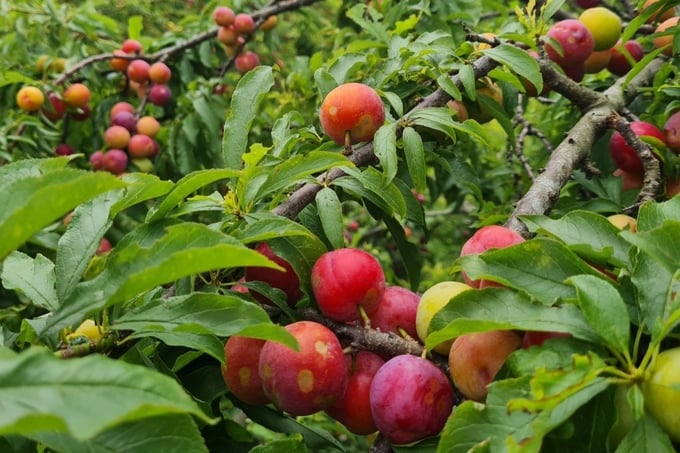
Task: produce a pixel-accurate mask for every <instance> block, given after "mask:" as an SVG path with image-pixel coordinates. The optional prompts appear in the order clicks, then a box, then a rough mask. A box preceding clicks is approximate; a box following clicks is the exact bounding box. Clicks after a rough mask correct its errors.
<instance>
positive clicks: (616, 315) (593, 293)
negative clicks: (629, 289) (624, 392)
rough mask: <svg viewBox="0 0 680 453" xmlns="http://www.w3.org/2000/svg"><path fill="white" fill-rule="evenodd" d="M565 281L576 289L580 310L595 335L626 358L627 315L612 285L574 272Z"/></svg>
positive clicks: (628, 324)
mask: <svg viewBox="0 0 680 453" xmlns="http://www.w3.org/2000/svg"><path fill="white" fill-rule="evenodd" d="M567 283H569V284H572V285H574V287H575V288H576V297H577V300H578V303H579V305H580V306H581V311H582V312H583V315H584V316H585V318H586V319H587V320H588V323H589V324H590V325H591V326H592V327H593V329H595V331H596V332H597V333H598V335H600V336H601V337H602V338H603V339H604V341H605V342H606V343H607V344H608V345H609V346H610V347H611V348H612V349H614V350H616V351H618V352H619V353H621V354H623V355H624V357H630V354H629V351H628V348H629V342H630V318H629V317H628V312H627V311H626V304H625V303H624V302H623V299H622V298H621V295H620V294H619V292H618V291H617V290H616V288H615V287H614V286H613V285H612V284H611V283H609V282H607V281H605V280H603V279H601V278H597V277H594V276H592V275H575V276H574V277H571V278H570V279H568V280H567Z"/></svg>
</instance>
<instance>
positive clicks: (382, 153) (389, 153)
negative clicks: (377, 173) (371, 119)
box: [373, 123, 398, 186]
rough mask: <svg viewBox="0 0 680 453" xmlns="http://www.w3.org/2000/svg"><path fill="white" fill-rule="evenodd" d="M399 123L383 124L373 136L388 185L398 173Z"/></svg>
mask: <svg viewBox="0 0 680 453" xmlns="http://www.w3.org/2000/svg"><path fill="white" fill-rule="evenodd" d="M396 130H397V123H391V124H386V125H384V126H381V127H380V129H378V131H377V132H376V133H375V137H374V138H373V150H374V152H375V155H376V157H377V158H378V160H379V161H380V165H381V166H382V169H383V185H384V186H387V185H388V184H389V183H391V182H392V180H393V179H394V177H395V176H396V175H397V167H398V159H397V136H396Z"/></svg>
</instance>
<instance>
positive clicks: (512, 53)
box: [484, 44, 543, 93]
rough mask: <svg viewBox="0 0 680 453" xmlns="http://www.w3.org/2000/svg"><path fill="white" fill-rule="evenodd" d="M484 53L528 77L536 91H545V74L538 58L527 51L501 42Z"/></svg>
mask: <svg viewBox="0 0 680 453" xmlns="http://www.w3.org/2000/svg"><path fill="white" fill-rule="evenodd" d="M484 55H486V56H488V57H490V58H492V59H493V60H495V61H497V62H498V63H501V64H503V65H505V66H507V67H508V69H510V70H511V71H513V72H516V73H517V74H519V75H520V76H522V77H524V78H525V79H527V80H528V81H529V82H530V83H531V84H532V85H533V86H535V87H536V92H538V93H540V92H541V91H543V76H542V75H541V70H540V68H539V67H538V63H537V62H536V60H535V59H534V58H533V57H532V56H531V55H529V54H528V53H527V52H526V51H524V50H521V49H519V48H517V47H515V46H511V45H509V44H501V45H500V46H496V47H492V48H490V49H485V50H484Z"/></svg>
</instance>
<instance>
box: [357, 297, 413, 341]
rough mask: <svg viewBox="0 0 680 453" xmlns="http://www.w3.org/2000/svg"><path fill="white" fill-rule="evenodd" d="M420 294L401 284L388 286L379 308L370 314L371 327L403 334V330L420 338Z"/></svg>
mask: <svg viewBox="0 0 680 453" xmlns="http://www.w3.org/2000/svg"><path fill="white" fill-rule="evenodd" d="M418 302H420V296H419V295H418V294H416V293H414V292H413V291H411V290H408V289H406V288H402V287H400V286H388V287H386V288H385V294H384V295H383V298H382V301H380V304H378V308H377V309H376V310H375V311H374V312H373V313H371V314H370V315H369V317H368V318H369V319H370V321H371V327H372V328H373V329H378V330H380V331H382V332H394V333H397V334H401V333H402V332H401V331H402V330H403V331H404V332H406V333H407V334H408V335H410V336H411V337H412V338H418V332H417V331H416V313H417V311H418Z"/></svg>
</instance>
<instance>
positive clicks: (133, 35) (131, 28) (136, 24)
mask: <svg viewBox="0 0 680 453" xmlns="http://www.w3.org/2000/svg"><path fill="white" fill-rule="evenodd" d="M127 30H128V38H130V39H140V38H141V37H142V31H143V30H144V17H143V16H131V17H129V18H128V27H127Z"/></svg>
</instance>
